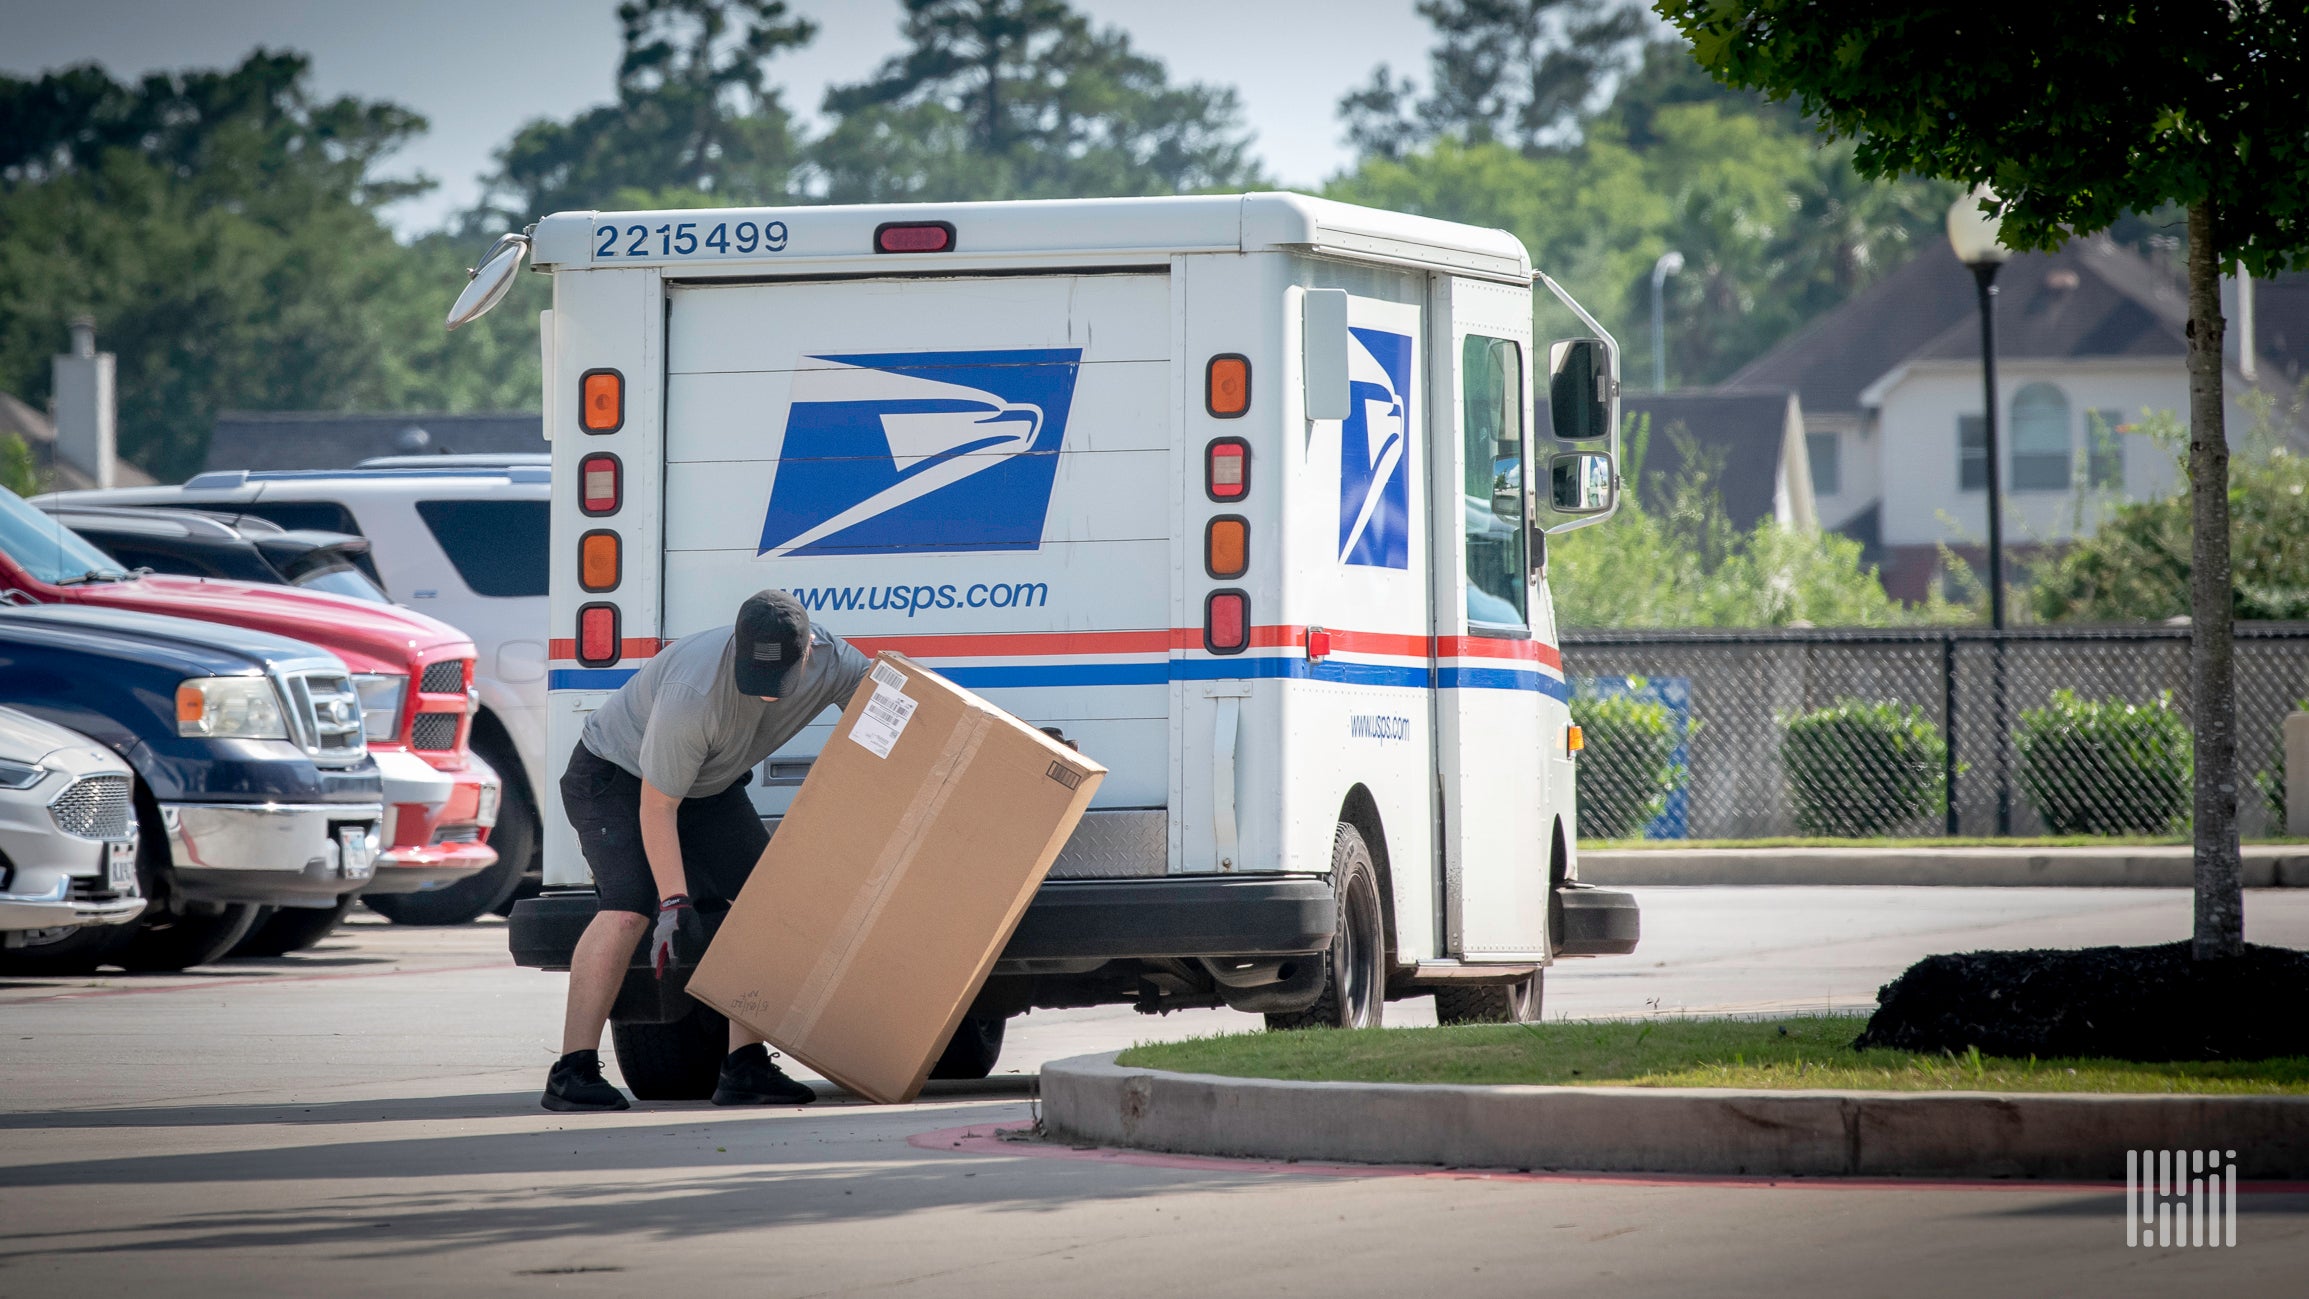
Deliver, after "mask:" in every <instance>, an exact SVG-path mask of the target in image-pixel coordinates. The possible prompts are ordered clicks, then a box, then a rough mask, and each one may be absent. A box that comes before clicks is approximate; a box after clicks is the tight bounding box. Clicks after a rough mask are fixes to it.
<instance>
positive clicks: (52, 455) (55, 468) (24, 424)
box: [0, 392, 158, 492]
mask: <svg viewBox="0 0 2309 1299" xmlns="http://www.w3.org/2000/svg"><path fill="white" fill-rule="evenodd" d="M11 435H13V436H15V437H17V438H19V439H21V440H22V441H23V443H24V445H25V446H26V447H27V448H29V449H30V450H31V452H32V477H33V481H34V482H35V483H36V484H37V485H38V486H39V488H40V490H41V491H44V492H65V491H79V490H82V489H85V488H90V487H96V486H98V485H99V482H98V479H97V471H96V469H95V467H94V466H92V465H84V464H79V463H76V461H75V457H74V456H72V455H68V454H66V453H65V452H64V451H63V450H61V449H60V448H59V447H58V445H57V441H56V425H55V422H54V421H52V420H50V419H49V418H48V416H47V415H45V414H43V413H42V412H40V411H37V410H34V409H33V408H32V407H31V406H29V405H27V404H25V403H24V402H23V401H22V400H20V399H19V398H17V397H15V396H13V395H11V394H9V393H5V392H0V440H5V439H7V438H8V437H9V436H11ZM81 458H82V459H85V458H86V457H81ZM157 481H158V480H157V479H155V478H154V477H153V476H152V475H151V474H148V473H146V472H144V471H143V470H142V469H139V468H137V467H136V466H135V465H132V464H130V463H129V462H127V461H126V460H122V459H120V458H118V457H117V456H115V457H113V460H112V481H111V483H109V484H104V485H108V486H112V487H150V486H152V485H153V483H155V482H157Z"/></svg>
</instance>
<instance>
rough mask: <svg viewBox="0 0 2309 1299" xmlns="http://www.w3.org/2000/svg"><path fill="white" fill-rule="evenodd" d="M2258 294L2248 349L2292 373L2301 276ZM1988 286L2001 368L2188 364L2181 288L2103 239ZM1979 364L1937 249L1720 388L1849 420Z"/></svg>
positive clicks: (2017, 266)
mask: <svg viewBox="0 0 2309 1299" xmlns="http://www.w3.org/2000/svg"><path fill="white" fill-rule="evenodd" d="M2257 287H2258V289H2259V296H2258V297H2257V298H2256V305H2257V306H2258V307H2259V308H2260V314H2261V323H2260V324H2259V326H2258V327H2257V329H2256V332H2257V333H2258V334H2259V337H2258V338H2257V339H2256V340H2255V342H2256V343H2257V345H2258V349H2259V351H2260V354H2261V356H2262V358H2263V364H2264V367H2265V368H2267V367H2270V366H2272V365H2273V366H2274V367H2275V368H2276V369H2277V370H2278V372H2279V373H2285V374H2289V375H2297V374H2298V372H2299V370H2300V367H2301V366H2302V364H2303V362H2304V361H2305V360H2309V276H2289V277H2282V278H2280V279H2279V280H2278V281H2275V282H2274V283H2271V282H2264V283H2262V284H2261V285H2259V286H2257ZM1996 288H1997V307H1996V353H1997V356H1998V358H1999V359H2002V360H2045V359H2080V358H2084V357H2172V358H2175V359H2178V358H2180V357H2182V356H2185V355H2186V354H2187V351H2188V339H2187V335H2186V333H2185V332H2184V331H2185V329H2186V327H2187V324H2188V317H2189V304H2188V299H2187V296H2186V294H2185V293H2184V292H2183V289H2182V286H2181V285H2180V284H2179V283H2177V282H2176V281H2174V280H2173V279H2172V277H2171V276H2169V275H2167V274H2166V273H2165V272H2163V271H2161V270H2159V269H2158V268H2156V267H2155V266H2153V265H2151V264H2150V263H2149V262H2148V261H2146V260H2145V259H2143V258H2142V257H2140V256H2139V255H2138V254H2136V253H2134V252H2133V251H2131V250H2130V249H2128V248H2126V247H2124V246H2123V245H2122V244H2119V243H2117V242H2115V241H2114V240H2112V239H2110V238H2108V237H2107V236H2105V235H2093V236H2090V237H2088V238H2084V239H2077V240H2072V241H2070V243H2069V244H2068V245H2067V246H2066V247H2064V248H2062V249H2061V250H2060V251H2058V252H2052V253H2021V254H2017V255H2015V256H2014V257H2013V259H2012V260H2011V261H2010V262H2008V263H2006V264H2005V266H2004V269H2003V270H2001V271H1999V272H1998V273H1997V277H1996ZM2231 325H2232V328H2233V327H2234V322H2233V321H2232V322H2231ZM1979 356H1980V320H1979V314H1978V311H1977V308H1976V306H1975V296H1974V288H1973V282H1972V276H1971V274H1970V272H1968V271H1967V270H1966V268H1965V267H1964V265H1963V264H1962V263H1960V262H1958V261H1957V260H1956V254H1955V253H1954V252H1953V251H1951V250H1950V249H1949V247H1948V246H1947V245H1946V244H1945V243H1942V242H1940V241H1938V240H1935V241H1933V242H1932V243H1930V244H1928V245H1927V246H1926V247H1925V249H1924V251H1923V252H1921V253H1919V254H1918V255H1917V256H1916V257H1915V258H1914V259H1912V260H1911V261H1909V262H1908V264H1907V265H1905V266H1902V267H1901V268H1900V269H1899V270H1896V271H1894V272H1893V273H1892V274H1890V275H1888V276H1886V277H1885V278H1884V279H1882V280H1880V281H1878V282H1877V283H1876V284H1874V285H1871V286H1870V287H1868V288H1866V289H1863V290H1862V291H1860V292H1859V293H1857V294H1854V295H1853V296H1852V297H1851V298H1850V299H1848V300H1847V301H1845V302H1844V304H1843V305H1841V306H1839V307H1837V308H1836V309H1835V310H1833V311H1830V312H1828V313H1826V314H1825V315H1823V316H1821V317H1820V318H1819V319H1817V320H1815V321H1813V322H1812V324H1811V325H1810V326H1808V327H1807V328H1805V329H1803V330H1802V331H1800V332H1798V333H1797V334H1795V335H1794V336H1792V337H1790V338H1789V339H1787V340H1786V341H1785V342H1783V343H1781V344H1780V345H1779V346H1778V347H1775V348H1773V349H1772V350H1771V351H1769V352H1766V353H1765V354H1764V355H1762V356H1760V357H1757V358H1756V359H1755V360H1754V361H1751V362H1749V363H1748V364H1747V365H1746V366H1745V367H1743V368H1742V369H1741V370H1740V371H1739V372H1738V373H1736V374H1734V375H1733V376H1732V377H1731V378H1730V379H1727V380H1726V381H1725V382H1724V387H1726V388H1728V389H1746V388H1764V387H1787V388H1794V389H1795V390H1796V392H1797V394H1798V395H1799V397H1801V398H1802V400H1803V403H1804V409H1805V410H1806V411H1807V412H1811V413H1814V414H1825V413H1857V412H1858V411H1859V410H1860V409H1861V406H1862V401H1861V394H1862V393H1863V392H1864V391H1865V390H1866V389H1867V388H1868V387H1869V386H1870V385H1872V384H1874V383H1875V382H1876V381H1877V380H1879V379H1881V378H1883V377H1884V376H1885V375H1886V374H1888V373H1890V372H1891V371H1892V370H1894V369H1896V368H1898V367H1899V366H1901V365H1902V364H1905V363H1907V362H1910V361H1916V360H1926V359H1932V360H1955V361H1974V360H1977V359H1978V358H1979Z"/></svg>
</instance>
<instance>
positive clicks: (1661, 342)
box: [1652, 252, 1684, 392]
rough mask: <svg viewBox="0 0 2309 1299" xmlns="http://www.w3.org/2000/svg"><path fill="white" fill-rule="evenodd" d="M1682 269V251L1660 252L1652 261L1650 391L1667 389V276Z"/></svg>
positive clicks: (1664, 390)
mask: <svg viewBox="0 0 2309 1299" xmlns="http://www.w3.org/2000/svg"><path fill="white" fill-rule="evenodd" d="M1682 269H1684V255H1683V254H1682V253H1676V252H1667V253H1661V254H1660V259H1659V260H1658V261H1656V262H1653V263H1652V391H1653V392H1666V391H1667V390H1668V313H1667V304H1666V286H1667V282H1668V277H1669V276H1671V275H1673V274H1675V273H1676V272H1677V271H1680V270H1682Z"/></svg>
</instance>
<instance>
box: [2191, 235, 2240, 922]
mask: <svg viewBox="0 0 2309 1299" xmlns="http://www.w3.org/2000/svg"><path fill="white" fill-rule="evenodd" d="M2216 215H2217V214H2216V213H2215V211H2214V208H2213V200H2212V199H2211V198H2209V197H2208V198H2202V199H2199V200H2197V201H2196V202H2195V203H2192V204H2190V205H2189V500H2190V511H2189V521H2190V531H2191V534H2192V537H2191V543H2192V544H2191V546H2190V564H2189V622H2190V635H2189V692H2190V697H2189V704H2190V711H2191V712H2192V713H2193V714H2194V715H2195V718H2196V724H2197V745H2196V748H2197V754H2196V757H2197V784H2196V807H2195V811H2196V817H2195V824H2196V891H2197V908H2196V933H2195V938H2194V942H2193V944H2192V950H2193V954H2194V955H2195V957H2196V959H2198V960H2200V961H2204V960H2212V959H2214V958H2217V957H2223V956H2236V955H2238V954H2239V953H2241V952H2242V951H2243V950H2244V947H2245V892H2244V881H2243V874H2244V866H2243V862H2242V860H2241V859H2240V856H2239V853H2238V851H2237V674H2236V652H2235V644H2234V635H2233V632H2234V628H2233V626H2232V622H2233V619H2234V609H2235V604H2234V600H2233V597H2232V596H2231V594H2230V590H2229V436H2228V430H2227V429H2226V428H2225V427H2224V424H2223V418H2222V403H2221V380H2222V374H2221V340H2222V335H2223V334H2224V333H2225V332H2226V331H2227V328H2228V326H2227V322H2225V321H2224V320H2223V319H2222V318H2221V264H2220V262H2219V261H2218V260H2217V259H2216V253H2215V249H2216V247H2217V244H2216V242H2215V239H2216V233H2215V230H2214V221H2215V219H2216Z"/></svg>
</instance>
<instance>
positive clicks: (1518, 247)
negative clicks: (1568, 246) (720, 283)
mask: <svg viewBox="0 0 2309 1299" xmlns="http://www.w3.org/2000/svg"><path fill="white" fill-rule="evenodd" d="M685 221H686V222H691V223H695V224H696V225H697V227H698V228H697V229H696V230H694V231H693V232H692V234H693V236H694V237H697V238H701V239H702V238H703V237H704V235H705V234H706V233H707V232H709V231H710V230H711V229H712V227H713V226H715V225H720V224H725V223H726V224H728V225H730V226H731V227H732V228H733V229H734V228H735V226H736V224H737V223H739V222H751V223H753V224H754V225H755V226H757V227H762V226H766V225H767V224H768V223H771V222H778V223H781V224H782V225H783V227H784V231H785V237H784V239H783V240H782V241H776V242H778V243H779V247H778V248H777V249H775V250H772V249H769V248H767V244H768V243H769V242H771V241H769V240H756V241H754V242H756V243H758V244H760V245H761V246H759V247H757V248H756V250H755V251H754V252H752V253H741V252H737V251H735V249H734V246H733V247H732V249H731V251H728V252H715V251H706V252H703V253H700V252H697V251H694V249H693V252H691V253H690V254H686V255H685V254H680V253H676V252H673V251H671V247H670V244H669V243H668V242H667V241H665V240H661V238H660V236H659V232H658V227H660V226H679V225H680V224H681V223H683V222H685ZM932 222H946V223H949V224H950V225H952V226H953V241H952V244H951V249H950V251H946V252H939V253H933V254H901V255H900V260H899V261H897V262H893V261H892V260H890V259H889V258H888V257H880V256H876V255H875V251H874V248H875V231H876V230H877V229H878V228H879V227H881V226H884V225H888V224H892V223H898V224H916V223H919V224H928V223H932ZM612 224H614V225H616V226H618V227H620V229H621V232H622V231H623V230H625V229H626V228H629V227H637V226H638V227H640V228H641V231H642V234H641V237H640V238H639V240H638V242H639V244H640V251H638V252H633V253H628V252H627V249H628V248H630V247H632V246H633V243H631V242H629V241H628V239H627V238H625V237H624V236H623V235H622V233H621V237H620V238H618V239H616V240H614V241H612V243H613V244H614V251H613V252H611V253H609V254H607V255H604V256H600V257H596V256H595V252H596V245H597V240H598V235H597V233H596V232H597V231H600V230H603V229H605V228H606V227H608V226H609V225H612ZM1216 252H1240V253H1251V252H1302V253H1313V254H1317V255H1324V256H1334V257H1341V258H1345V259H1349V260H1353V261H1365V262H1384V263H1389V264H1394V265H1404V266H1418V267H1423V268H1428V269H1440V270H1447V271H1452V272H1455V273H1458V274H1462V275H1471V276H1476V277H1478V278H1482V279H1490V280H1499V281H1504V282H1509V283H1516V284H1528V283H1530V282H1531V258H1530V256H1529V255H1528V254H1527V253H1526V252H1525V251H1524V247H1523V244H1522V242H1521V241H1520V240H1518V239H1517V238H1516V237H1515V236H1514V235H1511V234H1509V233H1507V232H1506V231H1504V230H1491V229H1485V228H1484V227H1481V226H1471V225H1462V224H1460V223H1458V222H1456V221H1440V220H1437V219H1435V218H1433V217H1423V216H1411V215H1408V214H1405V213H1401V212H1386V211H1381V210H1379V209H1377V208H1367V207H1358V206H1356V205H1354V204H1351V203H1338V202H1333V201H1332V200H1329V199H1320V198H1314V197H1311V196H1309V195H1306V194H1284V193H1257V194H1211V195H1187V196H1178V197H1163V198H1092V199H1037V200H1022V201H1017V202H1003V203H874V204H858V205H850V206H827V207H774V208H707V209H679V210H670V209H669V210H657V211H636V212H556V213H554V214H553V215H552V216H549V217H546V218H545V219H544V220H542V221H540V222H538V223H537V227H536V230H535V233H534V235H533V236H532V241H531V257H532V259H533V261H534V263H535V264H536V265H537V266H538V267H539V268H556V269H564V270H582V269H588V268H592V267H611V266H639V265H652V264H658V265H669V266H679V267H680V268H681V273H682V274H683V275H684V276H691V275H696V276H701V277H718V276H723V275H761V274H764V273H765V272H766V271H767V272H768V273H776V272H775V271H770V270H769V268H772V267H776V268H798V267H805V266H806V267H808V268H810V269H811V270H813V271H821V272H822V271H824V270H826V269H828V268H829V267H830V266H831V265H833V264H836V263H845V262H847V263H860V264H862V268H863V269H869V270H871V271H873V272H875V273H878V274H885V275H886V274H894V273H902V272H904V271H906V270H909V269H920V270H929V269H931V268H932V267H933V266H935V267H936V268H937V269H940V270H964V269H971V268H973V267H979V266H984V267H989V268H993V267H1004V268H1007V267H1016V266H1018V265H1020V264H1021V263H1026V264H1032V263H1034V262H1036V261H1046V260H1052V259H1059V258H1063V259H1064V260H1065V261H1066V262H1067V263H1071V264H1077V265H1079V264H1081V263H1082V262H1084V261H1085V260H1086V259H1097V260H1099V261H1101V262H1103V263H1107V264H1113V265H1135V264H1143V263H1149V262H1159V261H1162V260H1165V259H1167V258H1169V257H1170V256H1172V255H1174V254H1178V253H1216Z"/></svg>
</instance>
